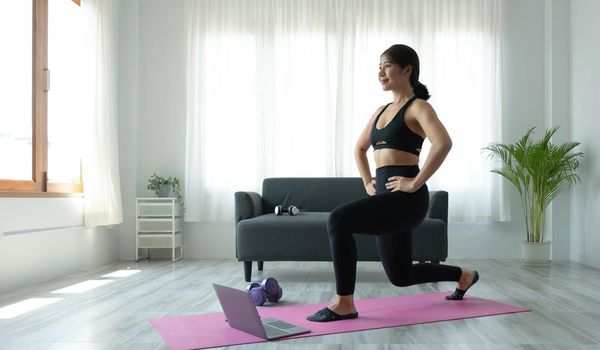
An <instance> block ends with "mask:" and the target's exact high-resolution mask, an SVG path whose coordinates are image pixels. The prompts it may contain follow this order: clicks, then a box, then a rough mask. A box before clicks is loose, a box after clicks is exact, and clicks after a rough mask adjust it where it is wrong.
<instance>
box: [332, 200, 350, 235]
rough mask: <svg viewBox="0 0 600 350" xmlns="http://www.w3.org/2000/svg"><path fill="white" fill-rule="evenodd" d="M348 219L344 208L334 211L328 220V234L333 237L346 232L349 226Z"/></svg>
mask: <svg viewBox="0 0 600 350" xmlns="http://www.w3.org/2000/svg"><path fill="white" fill-rule="evenodd" d="M347 217H348V216H347V215H346V210H344V208H343V207H337V208H335V209H333V210H332V211H331V212H330V213H329V216H328V218H327V233H328V234H329V235H330V236H331V235H335V234H339V233H342V232H344V231H346V230H345V229H344V228H345V227H346V226H347V225H348V223H347V222H346V221H347V220H348V219H347Z"/></svg>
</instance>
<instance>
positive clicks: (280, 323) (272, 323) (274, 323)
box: [265, 321, 296, 329]
mask: <svg viewBox="0 0 600 350" xmlns="http://www.w3.org/2000/svg"><path fill="white" fill-rule="evenodd" d="M265 324H266V325H269V326H273V327H276V328H279V329H290V328H295V327H296V326H294V325H293V324H289V323H286V322H283V321H269V322H268V323H265Z"/></svg>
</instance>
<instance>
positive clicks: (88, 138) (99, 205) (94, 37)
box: [81, 0, 123, 227]
mask: <svg viewBox="0 0 600 350" xmlns="http://www.w3.org/2000/svg"><path fill="white" fill-rule="evenodd" d="M81 10H82V11H84V18H85V19H84V21H83V23H84V26H85V27H84V28H83V30H84V37H85V46H84V48H83V50H84V52H85V66H86V67H85V68H86V69H85V70H84V71H85V72H86V76H85V77H82V79H81V80H82V81H83V82H84V84H83V86H82V89H83V91H84V95H85V97H84V101H85V103H83V106H85V108H84V110H83V111H82V116H85V118H86V122H85V125H86V126H85V129H84V137H83V140H84V141H85V147H84V150H83V156H82V172H83V185H84V198H85V199H84V202H85V225H86V226H88V227H93V226H100V225H114V224H118V223H121V222H122V221H123V213H122V207H121V188H120V180H119V158H118V139H117V125H118V124H117V113H116V104H115V101H116V85H115V81H116V80H115V72H116V67H115V64H114V56H113V55H114V50H113V47H114V45H115V42H114V32H113V28H114V19H115V17H114V13H113V1H112V0H82V1H81Z"/></svg>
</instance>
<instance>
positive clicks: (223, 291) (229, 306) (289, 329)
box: [213, 283, 310, 340]
mask: <svg viewBox="0 0 600 350" xmlns="http://www.w3.org/2000/svg"><path fill="white" fill-rule="evenodd" d="M213 287H214V288H215V292H216V293H217V297H218V298H219V302H220V303H221V307H222V308H223V312H224V313H225V317H226V318H227V322H228V323H229V326H230V327H233V328H235V329H239V330H240V331H243V332H246V333H250V334H252V335H255V336H257V337H260V338H263V339H267V340H272V339H278V338H283V337H289V336H291V335H296V334H303V333H308V332H310V329H308V328H304V327H299V326H296V325H293V324H290V323H287V322H283V321H280V320H278V319H276V318H265V319H261V318H260V316H259V315H258V311H257V310H256V305H254V302H253V301H252V297H251V296H250V294H249V293H248V292H246V291H243V290H239V289H235V288H230V287H226V286H221V285H218V284H214V283H213Z"/></svg>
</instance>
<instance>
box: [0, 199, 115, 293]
mask: <svg viewBox="0 0 600 350" xmlns="http://www.w3.org/2000/svg"><path fill="white" fill-rule="evenodd" d="M0 223H1V225H2V227H0V231H3V232H4V234H3V235H2V234H0V292H3V291H8V290H13V289H17V288H20V287H24V286H28V285H32V284H36V283H39V282H43V281H47V280H51V279H53V278H57V277H61V276H64V275H68V274H71V273H75V272H79V271H83V270H85V269H89V268H93V267H96V266H100V265H103V264H108V263H111V262H114V261H116V260H118V247H117V244H118V241H117V239H118V230H117V228H116V227H113V228H107V227H105V228H98V229H85V228H84V227H83V226H82V225H83V200H82V199H81V198H44V199H40V198H2V199H0Z"/></svg>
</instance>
